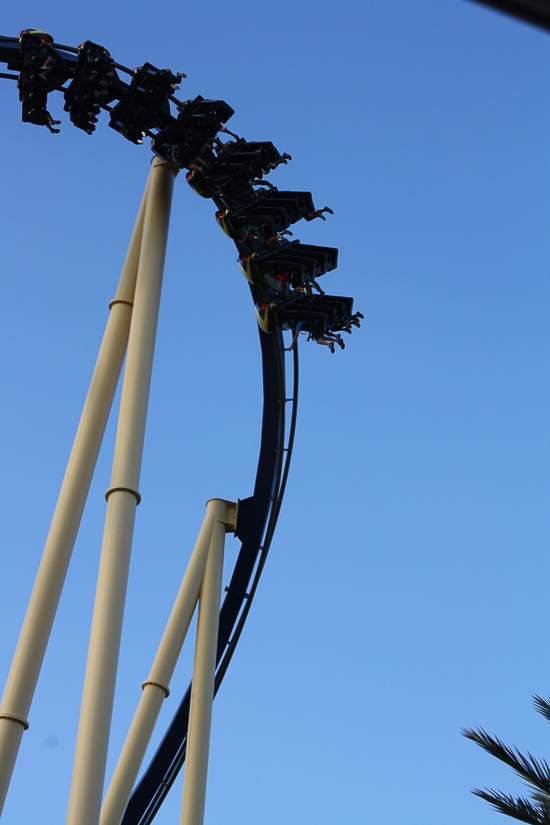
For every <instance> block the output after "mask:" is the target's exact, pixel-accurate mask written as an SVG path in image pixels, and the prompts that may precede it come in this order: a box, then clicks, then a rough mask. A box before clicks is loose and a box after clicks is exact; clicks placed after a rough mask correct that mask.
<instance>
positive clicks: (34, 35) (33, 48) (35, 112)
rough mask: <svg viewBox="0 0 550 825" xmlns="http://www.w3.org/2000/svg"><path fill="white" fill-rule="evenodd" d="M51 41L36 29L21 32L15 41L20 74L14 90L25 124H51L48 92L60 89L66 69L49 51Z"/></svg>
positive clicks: (64, 78) (67, 68)
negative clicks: (17, 90) (17, 44)
mask: <svg viewBox="0 0 550 825" xmlns="http://www.w3.org/2000/svg"><path fill="white" fill-rule="evenodd" d="M52 44H53V37H52V36H51V35H50V34H48V33H47V32H43V31H40V30H39V29H25V30H23V31H22V32H21V35H20V38H19V48H20V52H21V71H20V74H19V80H18V81H17V86H18V88H19V100H20V101H21V102H22V103H23V115H22V119H23V121H24V122H25V123H34V124H36V125H38V126H48V128H51V126H50V124H51V123H52V122H53V121H52V118H51V116H50V114H49V113H48V111H47V110H46V106H47V102H48V92H51V91H52V90H53V89H60V88H61V86H62V85H63V83H64V82H65V81H66V80H67V78H68V77H69V76H70V69H69V67H68V66H67V63H66V62H65V60H63V58H62V57H61V55H60V54H59V53H58V52H57V51H56V50H55V49H54V47H53V45H52Z"/></svg>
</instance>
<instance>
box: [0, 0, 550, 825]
mask: <svg viewBox="0 0 550 825" xmlns="http://www.w3.org/2000/svg"><path fill="white" fill-rule="evenodd" d="M2 18H3V21H2V31H1V33H2V34H3V35H11V36H17V35H18V34H19V31H20V30H21V29H23V28H28V27H39V28H43V29H45V30H47V31H49V32H51V33H52V34H53V36H54V37H55V39H56V41H58V42H60V43H66V44H68V45H72V46H77V45H78V44H79V43H80V42H82V41H83V40H86V39H90V40H93V41H95V42H98V43H101V44H103V45H104V46H105V47H106V48H108V49H109V50H110V51H111V53H112V55H113V56H114V58H115V59H116V60H118V61H119V62H121V63H123V64H125V65H128V66H131V67H133V66H138V65H141V64H142V63H143V62H145V61H149V62H150V63H153V64H154V65H156V66H158V67H161V68H165V67H166V68H170V69H172V70H174V71H177V70H179V71H183V72H185V73H186V74H187V75H188V79H187V80H185V81H183V85H182V89H181V91H180V92H179V96H180V98H182V99H186V98H191V97H195V96H196V95H197V94H201V95H203V96H204V97H207V98H222V99H225V100H226V101H227V102H228V103H229V104H230V105H231V106H232V107H233V108H234V109H235V115H234V116H233V118H232V120H231V121H230V122H229V124H228V125H229V127H230V128H231V129H232V130H233V131H236V132H237V133H238V134H239V135H243V136H244V137H246V138H247V139H249V140H272V141H273V142H274V143H275V145H276V146H277V148H278V149H279V150H280V151H281V152H283V151H285V152H288V153H289V154H290V155H292V157H293V161H292V163H290V164H289V165H288V166H287V167H282V168H281V169H280V170H277V172H276V173H274V174H273V175H272V177H271V181H272V182H273V183H274V184H276V185H277V186H278V187H279V188H289V189H306V190H310V191H312V193H313V196H314V200H315V204H316V206H318V207H322V206H324V205H325V204H327V205H329V206H331V207H332V209H333V210H334V216H333V217H329V220H328V221H327V222H326V223H322V222H321V221H315V222H314V223H313V224H309V223H308V224H305V225H304V226H303V227H302V226H298V227H297V228H296V232H295V236H296V237H299V238H300V239H301V240H302V241H303V242H307V243H319V244H326V245H328V246H337V247H338V248H339V250H340V258H339V267H338V269H337V270H336V272H334V273H332V274H329V275H326V276H325V277H324V279H323V286H324V288H325V289H326V290H327V291H328V292H332V293H335V294H342V295H352V296H354V298H355V308H356V309H359V310H361V311H362V312H363V314H364V315H365V321H364V323H363V326H362V328H361V330H356V331H355V332H354V334H353V335H352V336H351V337H349V338H346V344H347V347H346V350H345V352H340V351H337V352H336V354H335V355H331V354H330V352H329V351H328V349H327V348H324V347H317V346H315V344H313V343H309V344H306V342H305V339H303V340H302V341H301V345H300V355H301V390H300V392H301V394H300V407H299V421H298V432H297V439H296V446H295V451H294V457H293V467H292V472H291V474H290V480H289V484H288V488H287V495H286V500H285V502H284V505H283V510H282V514H281V518H280V522H279V527H278V530H277V533H276V536H275V539H274V542H273V545H272V549H271V553H270V556H269V559H268V563H267V565H266V568H265V571H264V574H263V578H262V582H261V586H260V588H259V590H258V593H257V597H256V599H255V602H254V605H253V608H252V611H251V614H250V618H249V621H248V623H247V626H246V628H245V631H244V633H243V636H242V638H241V641H240V644H239V647H238V649H237V652H236V654H235V656H234V659H233V662H232V664H231V667H230V669H229V672H228V674H227V676H226V679H225V681H224V684H223V686H222V689H221V690H220V693H219V694H218V697H217V699H216V703H215V707H214V719H213V734H212V747H211V762H210V773H209V784H208V796H207V808H206V822H207V823H211V824H212V825H214V823H222V822H223V823H226V824H227V825H257V823H262V825H274V824H275V823H277V825H280V823H281V822H283V821H284V822H289V823H300V825H308V823H315V825H334V824H335V823H337V822H349V823H363V822H364V823H376V825H402V823H409V824H410V825H442V823H445V825H464V823H466V822H475V823H476V824H477V825H486V824H487V825H490V823H497V822H499V821H503V820H502V818H501V819H499V816H500V815H499V814H497V813H495V812H493V811H492V810H491V809H490V808H489V806H488V805H486V803H484V802H482V801H481V800H479V799H476V798H475V797H473V796H472V795H471V793H470V789H471V788H472V787H474V786H484V785H489V786H493V787H497V788H501V789H502V790H506V791H513V790H514V791H518V790H519V789H520V786H519V784H518V783H517V782H515V781H514V780H513V779H512V777H511V775H509V772H508V771H507V769H505V768H504V767H500V766H499V765H498V764H497V763H494V764H493V761H494V760H492V759H491V758H490V757H489V756H487V755H485V754H483V753H482V752H481V751H480V750H479V749H478V748H476V747H475V745H473V744H472V743H471V742H468V741H466V740H465V739H464V738H463V737H462V736H461V735H460V728H461V726H476V725H481V726H484V727H486V728H487V729H488V730H490V731H494V732H495V733H497V734H498V735H499V736H500V737H501V738H502V739H504V741H506V742H509V743H513V744H516V745H517V746H518V747H520V748H523V749H529V750H531V751H532V752H533V754H535V755H539V756H546V757H548V755H549V749H548V729H547V727H546V726H545V722H544V720H543V719H542V718H541V717H540V716H538V715H537V714H536V713H535V711H534V710H533V709H532V707H531V695H532V694H533V693H540V694H542V695H543V696H548V695H549V694H550V670H549V667H548V655H547V650H548V629H549V614H548V581H549V572H550V571H549V561H548V559H549V555H548V546H549V541H548V540H549V529H548V528H549V519H548V456H549V450H548V446H549V445H548V412H549V403H548V402H549V392H548V390H549V383H548V355H549V349H550V348H549V336H548V310H549V304H550V301H549V297H550V296H549V287H548V273H549V264H550V240H549V230H548V219H549V215H550V162H549V161H550V147H549V143H548V135H549V132H550V96H549V91H550V56H549V55H550V51H549V46H550V38H549V36H548V33H545V32H543V31H542V30H538V29H535V28H533V27H530V26H528V25H527V24H523V23H520V22H519V21H516V20H513V19H512V18H508V17H505V16H504V15H501V14H498V13H496V12H494V11H491V10H490V9H487V8H485V7H482V6H478V5H477V4H475V3H472V2H468V0H415V2H407V0H378V1H376V0H355V1H354V2H349V1H348V2H346V0H344V2H340V3H327V2H324V3H323V2H321V3H313V2H310V1H309V0H294V2H290V0H280V2H278V3H276V4H272V3H265V4H264V3H252V2H246V1H245V0H235V2H232V3H229V2H224V3H222V2H219V0H203V2H201V3H186V4H182V3H174V2H169V1H168V0H157V2H156V3H145V2H143V0H136V2H134V3H132V4H131V5H130V4H124V3H119V4H112V3H108V2H106V0H97V2H95V3H87V4H78V3H69V2H67V0H60V1H59V2H52V3H49V4H44V3H38V2H30V0H20V2H18V3H17V4H15V3H13V4H9V7H8V8H5V9H4V10H3V15H2ZM0 101H1V109H2V124H3V126H2V134H1V141H2V147H3V151H2V160H1V167H2V169H1V180H2V192H3V201H2V202H3V220H2V223H1V229H0V232H1V249H2V310H1V312H2V316H1V321H2V324H1V329H2V337H1V346H2V359H1V363H2V398H1V402H2V403H1V416H2V418H1V423H2V429H3V436H4V437H3V444H2V451H1V474H0V475H1V479H2V488H1V496H0V501H1V505H0V506H1V508H2V518H1V522H0V523H1V535H2V558H3V561H2V576H1V593H0V596H1V602H0V603H1V610H2V616H1V621H2V625H1V627H2V639H1V649H0V654H1V656H0V670H1V676H2V682H3V680H4V679H5V677H6V675H7V671H8V668H9V662H10V661H11V656H12V655H13V650H14V648H15V644H16V640H17V637H18V634H19V630H20V626H21V622H22V620H23V616H24V612H25V609H26V604H27V600H28V598H29V595H30V591H31V588H32V584H33V581H34V577H35V574H36V570H37V567H38V564H39V560H40V556H41V553H42V548H43V543H44V540H45V537H46V534H47V530H48V526H49V521H50V518H51V515H52V512H53V508H54V505H55V501H56V498H57V494H58V491H59V486H60V483H61V480H62V477H63V472H64V468H65V463H66V460H67V457H68V454H69V450H70V447H71V444H72V439H73V436H74V432H75V429H76V426H77V423H78V419H79V415H80V410H81V407H82V403H83V401H84V397H85V394H86V391H87V387H88V383H89V380H90V376H91V372H92V369H93V365H94V363H95V358H96V355H97V350H98V347H99V342H100V340H101V336H102V332H103V329H104V325H105V322H106V319H107V314H108V309H107V307H108V303H109V301H110V300H111V298H112V297H113V294H114V289H115V285H116V282H117V280H118V276H119V272H120V268H121V265H122V262H123V260H124V255H125V252H126V247H127V244H128V240H129V237H130V233H131V229H132V226H133V223H134V219H135V215H136V212H137V208H138V205H139V201H140V198H141V193H142V191H143V186H144V184H145V180H146V177H147V174H148V169H149V161H150V157H151V153H150V151H149V148H148V147H147V145H144V146H142V147H137V146H134V145H132V144H130V143H129V142H127V141H125V140H124V138H122V136H120V135H118V134H117V133H115V132H114V131H113V130H112V129H109V128H108V116H107V115H106V114H105V113H103V115H102V116H101V117H100V122H99V124H98V128H97V132H96V133H95V134H94V135H93V136H92V137H90V136H88V135H86V134H84V133H83V132H81V131H79V130H77V129H75V128H74V127H73V126H72V124H71V123H70V122H69V119H68V115H67V114H66V113H63V112H62V107H63V101H62V97H61V95H59V94H58V95H57V96H55V95H54V96H52V100H51V107H50V108H51V111H52V114H53V115H54V117H55V116H57V115H59V118H58V119H60V120H62V121H63V122H62V125H61V134H59V135H50V134H49V133H48V132H47V130H46V129H45V128H41V127H37V126H33V125H31V124H24V123H22V122H21V110H20V103H19V101H18V96H17V90H16V88H15V84H14V83H13V82H11V81H2V82H1V83H0ZM213 212H214V209H213V206H212V204H211V203H210V202H207V201H204V200H202V199H200V198H198V197H197V196H196V195H195V194H194V193H193V192H192V191H191V190H190V189H189V187H188V186H187V184H186V183H185V180H184V179H183V175H181V176H180V178H179V179H178V180H177V181H176V189H175V195H174V202H173V211H172V220H171V227H170V237H169V249H168V254H167V260H166V270H165V286H164V292H163V298H162V304H161V317H160V323H159V335H158V342H157V348H156V353H155V364H154V370H153V382H152V396H151V404H150V413H149V418H148V426H147V433H146V442H145V454H144V461H143V469H142V477H141V485H140V489H141V492H142V495H143V502H142V504H141V506H140V507H139V509H138V512H137V521H136V530H135V544H134V553H133V557H132V564H131V571H130V582H129V589H128V599H127V614H126V619H125V625H124V635H123V641H122V651H121V659H120V668H119V686H118V688H117V694H116V705H115V719H114V723H113V731H112V737H111V757H110V761H109V770H110V771H111V770H112V769H113V767H114V764H115V763H116V758H117V755H118V751H119V749H120V747H121V744H122V742H123V740H124V737H125V733H126V730H127V727H128V725H129V722H130V720H131V718H132V715H133V712H134V709H135V706H136V703H137V701H138V699H139V695H140V693H141V690H140V686H141V682H142V681H143V680H144V679H145V678H146V676H147V673H148V671H149V667H150V664H151V662H152V658H153V655H154V651H155V649H156V645H157V644H158V641H159V639H160V636H161V633H162V629H163V627H164V623H165V621H166V619H167V617H168V614H169V611H170V608H171V605H172V602H173V599H174V597H175V594H176V592H177V589H178V587H179V582H180V580H181V576H182V575H183V571H184V568H185V564H186V559H187V558H188V555H189V552H190V549H191V547H192V545H193V543H194V540H195V537H196V534H197V532H198V530H199V528H200V525H201V523H202V519H203V516H204V504H205V501H206V500H207V499H208V498H211V497H213V496H221V497H226V498H229V499H236V498H245V497H246V496H248V495H250V494H251V492H252V484H253V479H254V472H255V465H256V461H257V451H258V443H259V428H260V410H261V387H260V352H259V345H258V335H257V331H256V322H255V318H254V313H253V310H252V306H251V302H250V297H249V293H248V287H247V284H246V282H245V280H244V279H243V277H242V275H241V274H240V271H239V269H238V267H237V264H236V262H235V258H236V252H235V249H234V247H233V245H232V243H231V242H230V241H229V240H228V239H227V238H226V237H225V236H224V235H223V234H222V233H221V232H220V231H219V229H218V228H217V226H216V223H215V221H214V216H213ZM112 419H113V421H112V423H111V425H110V427H109V431H108V433H107V436H106V438H105V443H104V448H103V451H102V456H101V460H100V462H99V465H98V470H97V474H96V479H95V481H94V484H93V487H92V490H91V493H90V497H89V502H88V506H87V509H86V512H85V516H84V519H83V523H82V528H81V534H80V536H79V539H78V541H77V545H76V547H75V551H74V556H73V561H72V564H71V567H70V570H69V574H68V578H67V584H66V589H65V591H64V594H63V597H62V601H61V605H60V608H59V612H58V616H57V619H56V622H55V625H54V629H53V633H52V638H51V646H50V648H49V649H48V653H47V656H46V660H45V663H44V666H43V669H42V674H41V677H40V680H39V683H38V688H37V692H36V696H35V700H34V704H33V707H32V709H31V713H30V717H29V718H30V729H29V731H28V732H27V733H25V735H24V737H23V744H22V747H21V751H20V758H19V761H18V764H17V767H16V771H15V774H14V778H13V783H12V788H11V791H10V795H9V797H8V802H7V805H6V809H5V814H4V820H3V821H4V822H5V823H6V825H34V824H35V823H38V822H40V823H41V825H54V823H55V824H56V825H57V823H60V822H63V821H64V817H65V813H66V806H67V799H68V787H69V783H70V777H71V766H72V758H73V753H74V744H75V738H76V730H77V723H78V713H79V706H80V693H81V689H82V681H83V675H84V667H85V660H86V652H87V638H88V633H89V626H90V620H91V612H92V606H93V597H94V586H95V576H96V573H97V566H98V559H99V549H100V544H101V536H102V530H103V518H104V513H105V502H104V497H103V494H104V491H105V490H106V489H107V487H108V486H109V477H110V459H111V456H112V449H113V441H114V425H115V424H116V414H114V415H113V416H112ZM236 547H237V542H236V541H235V540H234V539H232V538H231V537H229V538H228V542H227V559H228V564H230V563H231V561H232V560H233V559H234V557H235V554H236ZM224 583H226V582H224ZM190 657H191V652H188V653H186V654H185V656H184V657H183V661H182V665H181V667H180V668H179V669H178V671H177V672H176V675H175V677H174V681H173V683H172V684H173V691H172V694H171V696H170V698H169V699H168V700H167V701H166V703H165V709H164V711H163V716H162V718H161V725H162V726H163V727H165V726H166V725H167V723H168V721H169V719H170V718H171V716H172V713H173V711H174V710H175V708H176V706H177V702H178V701H179V695H180V694H181V693H182V692H183V688H184V686H185V685H186V684H187V681H188V678H189V674H190V669H189V668H190V664H189V662H190ZM156 741H158V738H157V740H156ZM181 788H182V782H181V776H180V779H179V781H178V782H176V785H175V786H174V788H173V790H172V791H171V793H170V795H169V797H168V799H167V801H166V803H165V805H164V807H163V809H162V810H161V812H160V814H159V815H158V817H157V822H158V823H159V825H173V823H176V822H179V811H180V806H181Z"/></svg>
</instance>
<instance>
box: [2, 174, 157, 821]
mask: <svg viewBox="0 0 550 825" xmlns="http://www.w3.org/2000/svg"><path fill="white" fill-rule="evenodd" d="M148 186H149V183H147V186H146V188H145V193H144V195H143V199H142V202H141V206H140V209H139V212H138V216H137V219H136V223H135V227H134V231H133V234H132V237H131V240H130V245H129V247H128V253H127V255H126V260H125V262H124V266H123V269H122V273H121V276H120V281H119V284H118V288H117V291H116V294H115V298H114V299H113V300H112V301H111V303H110V304H109V308H110V310H111V312H110V315H109V320H108V322H107V326H106V329H105V334H104V336H103V341H102V343H101V348H100V350H99V355H98V358H97V363H96V366H95V369H94V373H93V376H92V380H91V382H90V388H89V391H88V395H87V398H86V401H85V403H84V408H83V410H82V416H81V418H80V423H79V425H78V430H77V433H76V436H75V440H74V444H73V448H72V451H71V455H70V457H69V461H68V463H67V469H66V472H65V477H64V479H63V483H62V485H61V490H60V493H59V498H58V501H57V505H56V508H55V511H54V515H53V518H52V522H51V527H50V531H49V534H48V538H47V540H46V544H45V546H44V552H43V554H42V560H41V563H40V567H39V570H38V574H37V576H36V581H35V584H34V589H33V591H32V595H31V598H30V601H29V606H28V609H27V614H26V616H25V620H24V623H23V627H22V630H21V635H20V637H19V642H18V645H17V649H16V651H15V655H14V658H13V663H12V666H11V670H10V673H9V676H8V680H7V683H6V688H5V691H4V696H3V698H2V703H1V705H0V812H1V810H2V807H3V805H4V801H5V797H6V793H7V790H8V786H9V783H10V779H11V775H12V772H13V767H14V764H15V760H16V758H17V752H18V750H19V745H20V742H21V737H22V735H23V731H24V730H26V728H28V722H27V716H28V713H29V710H30V706H31V702H32V698H33V695H34V691H35V688H36V683H37V681H38V676H39V673H40V668H41V667H42V661H43V659H44V654H45V651H46V646H47V644H48V639H49V636H50V632H51V628H52V624H53V621H54V618H55V614H56V611H57V606H58V604H59V598H60V596H61V591H62V589H63V584H64V582H65V577H66V574H67V569H68V566H69V562H70V559H71V554H72V550H73V546H74V542H75V539H76V535H77V532H78V528H79V526H80V520H81V517H82V512H83V510H84V505H85V503H86V498H87V495H88V491H89V488H90V482H91V479H92V476H93V472H94V468H95V464H96V461H97V455H98V452H99V448H100V446H101V441H102V439H103V434H104V432H105V426H106V424H107V419H108V417H109V412H110V409H111V406H112V402H113V396H114V394H115V390H116V385H117V383H118V379H119V375H120V370H121V367H122V363H123V360H124V353H125V351H126V343H127V340H128V330H129V328H130V319H131V315H132V304H133V300H134V289H135V283H136V275H137V266H138V261H139V250H140V247H141V235H142V231H143V220H144V216H145V203H146V200H147V191H148Z"/></svg>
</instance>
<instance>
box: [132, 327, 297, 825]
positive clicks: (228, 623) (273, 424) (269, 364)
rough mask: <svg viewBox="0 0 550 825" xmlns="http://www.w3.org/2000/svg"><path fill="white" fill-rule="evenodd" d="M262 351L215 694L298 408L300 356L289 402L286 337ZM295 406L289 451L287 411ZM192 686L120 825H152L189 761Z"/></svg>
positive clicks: (256, 566)
mask: <svg viewBox="0 0 550 825" xmlns="http://www.w3.org/2000/svg"><path fill="white" fill-rule="evenodd" d="M259 334H260V345H261V350H262V372H263V388H264V408H263V420H262V434H261V446H260V456H259V459H258V468H257V472H256V483H255V486H254V493H253V495H252V496H251V497H250V498H248V499H245V500H244V501H241V502H239V512H238V519H237V530H236V535H237V537H238V538H239V539H240V540H241V541H242V546H241V550H240V552H239V555H238V558H237V562H236V564H235V569H234V571H233V575H232V577H231V581H230V584H229V586H228V587H227V588H226V590H227V595H226V597H225V600H224V603H223V606H222V609H221V611H220V621H219V629H218V649H217V655H216V677H215V687H214V695H215V694H216V693H217V691H218V689H219V687H220V684H221V682H222V679H223V677H224V675H225V672H226V670H227V668H228V666H229V662H230V661H231V657H232V656H233V652H234V650H235V647H236V645H237V642H238V639H239V637H240V634H241V631H242V628H243V626H244V623H245V621H246V617H247V616H248V611H249V610H250V606H251V603H252V599H253V597H254V593H255V592H256V588H257V586H258V582H259V579H260V575H261V573H262V570H263V567H264V564H265V561H266V558H267V553H268V551H269V546H270V544H271V540H272V538H273V533H274V531H275V526H276V523H277V518H278V516H279V511H280V507H281V503H282V497H283V494H284V487H285V485H286V479H287V477H288V470H289V467H290V457H291V451H292V443H293V441H294V432H295V428H296V415H297V403H298V351H297V349H295V351H294V382H293V384H294V386H293V394H292V398H290V399H286V395H285V394H286V386H285V368H284V367H285V365H284V350H283V336H282V333H281V331H280V330H277V331H276V332H274V333H270V334H266V333H265V332H263V331H262V330H259ZM287 401H288V402H289V403H292V414H291V421H290V429H289V435H288V443H287V446H286V447H285V405H286V402H287ZM190 701H191V684H189V686H188V688H187V690H186V692H185V695H184V697H183V699H182V701H181V703H180V705H179V707H178V709H177V711H176V713H175V715H174V717H173V719H172V722H171V723H170V726H169V728H168V730H167V732H166V734H165V736H164V738H163V740H162V742H161V744H160V745H159V747H158V749H157V751H156V753H155V755H154V756H153V759H152V760H151V762H150V764H149V766H148V768H147V770H146V771H145V773H144V774H143V776H142V778H141V780H140V781H139V783H138V785H137V786H136V788H135V790H134V792H133V794H132V796H131V798H130V801H129V803H128V806H127V808H126V812H125V814H124V817H123V819H122V825H146V823H150V822H152V820H153V818H154V816H155V814H156V813H157V811H158V809H159V808H160V806H161V804H162V802H163V800H164V798H165V796H166V794H167V793H168V791H169V790H170V787H171V786H172V783H173V782H174V780H175V778H176V776H177V775H178V773H179V771H180V769H181V768H182V766H183V763H184V761H185V754H186V747H187V727H188V723H189V708H190Z"/></svg>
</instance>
